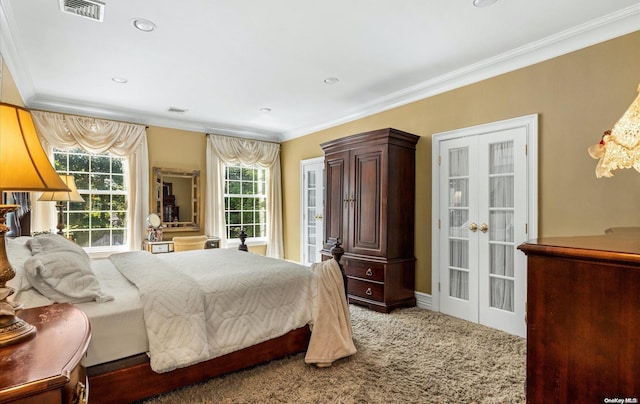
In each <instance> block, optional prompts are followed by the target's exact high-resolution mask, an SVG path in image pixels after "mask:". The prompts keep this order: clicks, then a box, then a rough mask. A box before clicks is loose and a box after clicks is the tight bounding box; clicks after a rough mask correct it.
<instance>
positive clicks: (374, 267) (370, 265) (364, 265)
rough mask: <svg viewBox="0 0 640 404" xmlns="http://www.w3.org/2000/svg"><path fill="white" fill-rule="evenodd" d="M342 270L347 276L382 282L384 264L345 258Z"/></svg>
mask: <svg viewBox="0 0 640 404" xmlns="http://www.w3.org/2000/svg"><path fill="white" fill-rule="evenodd" d="M344 271H345V273H346V274H347V276H355V277H357V278H362V279H370V280H372V281H378V282H384V264H379V263H377V262H369V261H359V260H354V259H347V260H346V265H345V266H344Z"/></svg>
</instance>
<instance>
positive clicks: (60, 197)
mask: <svg viewBox="0 0 640 404" xmlns="http://www.w3.org/2000/svg"><path fill="white" fill-rule="evenodd" d="M60 178H61V179H62V181H63V182H64V183H65V184H66V185H67V186H68V187H69V191H46V192H43V193H42V195H40V198H38V201H41V202H42V201H44V202H48V201H55V202H56V208H57V209H58V225H57V226H56V227H57V229H58V234H59V235H61V236H62V235H64V234H63V232H62V229H64V215H63V213H62V210H63V209H64V204H65V202H84V199H82V196H80V194H79V193H78V188H76V181H75V179H74V178H73V175H60Z"/></svg>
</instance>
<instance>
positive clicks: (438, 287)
mask: <svg viewBox="0 0 640 404" xmlns="http://www.w3.org/2000/svg"><path fill="white" fill-rule="evenodd" d="M438 292H440V282H438Z"/></svg>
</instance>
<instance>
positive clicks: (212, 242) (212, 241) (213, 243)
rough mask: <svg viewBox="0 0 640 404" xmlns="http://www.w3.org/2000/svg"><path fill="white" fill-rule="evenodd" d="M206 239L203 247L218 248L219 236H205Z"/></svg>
mask: <svg viewBox="0 0 640 404" xmlns="http://www.w3.org/2000/svg"><path fill="white" fill-rule="evenodd" d="M207 237H208V238H207V241H205V243H204V248H205V249H209V248H220V237H215V236H207Z"/></svg>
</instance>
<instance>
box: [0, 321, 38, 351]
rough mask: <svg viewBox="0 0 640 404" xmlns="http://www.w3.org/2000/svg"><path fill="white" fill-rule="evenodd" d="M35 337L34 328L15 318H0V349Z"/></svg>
mask: <svg viewBox="0 0 640 404" xmlns="http://www.w3.org/2000/svg"><path fill="white" fill-rule="evenodd" d="M34 335H36V327H34V326H32V325H31V324H29V323H27V322H26V321H24V320H22V319H20V318H18V317H16V316H1V317H0V347H3V346H6V345H12V344H17V343H18V342H21V341H24V340H27V339H29V338H32V337H33V336H34Z"/></svg>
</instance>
